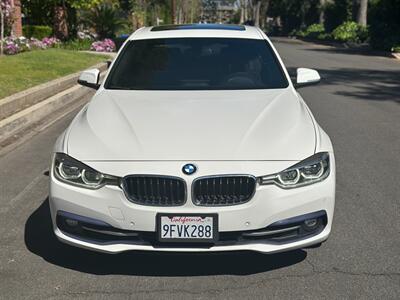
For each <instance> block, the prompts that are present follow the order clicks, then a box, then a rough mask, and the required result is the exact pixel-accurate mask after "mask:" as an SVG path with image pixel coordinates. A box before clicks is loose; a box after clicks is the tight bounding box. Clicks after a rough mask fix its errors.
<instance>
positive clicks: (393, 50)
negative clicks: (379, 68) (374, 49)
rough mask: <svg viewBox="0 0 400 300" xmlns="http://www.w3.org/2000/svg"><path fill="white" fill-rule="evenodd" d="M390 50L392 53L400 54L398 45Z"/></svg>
mask: <svg viewBox="0 0 400 300" xmlns="http://www.w3.org/2000/svg"><path fill="white" fill-rule="evenodd" d="M391 50H392V52H396V53H400V45H398V46H394V47H393V48H392V49H391Z"/></svg>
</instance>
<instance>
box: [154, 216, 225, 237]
mask: <svg viewBox="0 0 400 300" xmlns="http://www.w3.org/2000/svg"><path fill="white" fill-rule="evenodd" d="M217 227H218V215H217V214H201V215H200V214H194V215H192V214H185V215H177V214H158V215H157V231H158V238H159V240H160V241H163V242H181V243H182V242H208V243H210V242H215V241H216V240H217V238H218V228H217Z"/></svg>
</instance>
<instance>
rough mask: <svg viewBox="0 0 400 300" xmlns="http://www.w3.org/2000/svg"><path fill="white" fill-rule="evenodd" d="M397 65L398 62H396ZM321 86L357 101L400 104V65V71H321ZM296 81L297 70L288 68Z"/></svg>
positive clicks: (353, 69)
mask: <svg viewBox="0 0 400 300" xmlns="http://www.w3.org/2000/svg"><path fill="white" fill-rule="evenodd" d="M396 63H397V62H396ZM316 69H317V71H318V72H319V73H320V75H321V82H320V84H319V85H320V86H335V90H334V91H333V93H334V94H336V95H339V96H343V97H347V98H352V99H356V100H372V101H394V102H397V103H400V88H399V87H400V63H399V69H398V70H374V69H358V68H338V69H320V68H316ZM288 72H289V74H290V75H291V78H292V80H294V77H295V74H296V68H288Z"/></svg>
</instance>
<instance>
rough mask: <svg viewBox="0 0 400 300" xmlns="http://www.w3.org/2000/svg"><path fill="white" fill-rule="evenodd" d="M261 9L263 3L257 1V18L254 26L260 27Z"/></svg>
mask: <svg viewBox="0 0 400 300" xmlns="http://www.w3.org/2000/svg"><path fill="white" fill-rule="evenodd" d="M260 8H261V1H257V4H256V6H255V16H254V26H256V27H260Z"/></svg>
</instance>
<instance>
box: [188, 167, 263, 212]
mask: <svg viewBox="0 0 400 300" xmlns="http://www.w3.org/2000/svg"><path fill="white" fill-rule="evenodd" d="M219 177H249V178H252V179H254V183H255V186H254V190H253V193H252V194H251V195H250V196H249V199H248V200H247V201H245V202H242V203H236V204H222V205H221V204H220V205H199V204H196V203H195V202H194V200H195V197H194V186H195V183H196V181H198V180H201V179H208V178H219ZM257 184H258V179H257V177H256V176H254V175H250V174H220V175H208V176H201V177H198V178H196V179H194V180H193V181H192V186H191V197H192V203H193V204H194V205H196V206H203V207H222V206H234V205H241V204H245V203H247V202H249V201H250V200H251V199H253V197H254V195H255V193H256V190H257Z"/></svg>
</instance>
